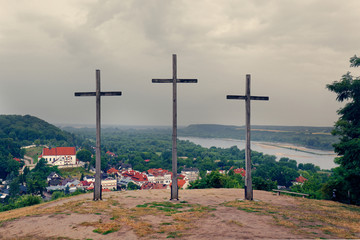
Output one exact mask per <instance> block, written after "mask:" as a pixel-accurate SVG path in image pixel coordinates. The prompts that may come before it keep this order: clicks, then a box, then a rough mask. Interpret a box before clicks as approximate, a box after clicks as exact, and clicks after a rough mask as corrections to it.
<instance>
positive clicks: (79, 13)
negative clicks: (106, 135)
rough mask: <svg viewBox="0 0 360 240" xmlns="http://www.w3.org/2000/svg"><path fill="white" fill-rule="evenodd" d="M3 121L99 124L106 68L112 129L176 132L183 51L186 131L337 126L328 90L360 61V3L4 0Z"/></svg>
mask: <svg viewBox="0 0 360 240" xmlns="http://www.w3.org/2000/svg"><path fill="white" fill-rule="evenodd" d="M0 3H1V8H0V82H1V88H0V89H1V90H0V113H1V114H21V115H25V114H30V115H34V116H37V117H39V118H41V119H44V120H46V121H48V122H50V123H56V124H57V123H72V124H83V123H86V124H94V123H95V98H94V97H81V98H80V97H74V92H78V91H94V90H95V70H96V69H100V70H101V88H102V91H122V93H123V95H122V96H120V97H103V98H102V123H103V124H118V125H171V123H172V120H171V119H172V88H171V84H153V83H151V79H152V78H171V77H172V63H171V61H172V54H177V62H178V78H197V79H198V83H197V84H178V125H188V124H197V123H217V124H231V125H244V124H245V103H244V101H236V100H226V95H227V94H239V95H243V94H244V93H245V75H246V74H251V77H252V82H251V93H252V95H256V96H269V97H270V101H268V102H266V101H252V105H251V111H252V118H251V121H252V124H257V125H306V126H332V125H333V124H334V122H335V121H336V120H337V118H338V116H337V114H336V110H337V109H339V108H340V107H341V106H342V105H343V104H339V103H337V102H336V101H335V98H336V95H335V94H334V93H331V92H329V91H328V90H327V89H326V84H329V83H332V82H333V81H337V80H339V79H340V78H341V76H342V75H343V74H345V73H346V72H347V71H351V72H352V74H353V75H354V76H358V75H360V72H359V69H353V68H349V58H350V57H352V56H354V55H355V54H358V55H359V54H360V50H359V47H360V31H359V23H360V14H359V11H360V1H359V0H346V1H338V0H301V1H299V0H252V1H245V0H221V1H214V0H196V1H194V0H177V1H175V0H162V1H160V0H141V1H140V0H126V1H119V0H98V1H95V0H61V1H60V0H58V1H55V0H53V1H50V0H37V1H36V0H17V1H8V0H0Z"/></svg>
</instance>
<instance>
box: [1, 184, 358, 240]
mask: <svg viewBox="0 0 360 240" xmlns="http://www.w3.org/2000/svg"><path fill="white" fill-rule="evenodd" d="M243 196H244V191H243V189H197V190H181V191H180V192H179V197H180V201H169V197H170V191H169V190H145V191H123V192H110V193H104V195H103V201H92V195H91V194H84V195H79V196H76V197H73V198H66V199H61V200H58V201H55V202H49V203H44V204H41V205H37V206H32V207H29V208H23V209H17V210H12V211H9V212H3V213H0V221H2V222H0V239H119V238H122V239H165V238H178V239H263V238H267V239H269V238H270V239H289V238H296V239H300V238H301V239H303V238H307V239H308V238H341V237H342V238H359V237H360V230H359V229H358V227H357V224H356V223H357V222H358V221H359V220H360V208H358V207H353V208H352V209H347V208H345V207H344V206H343V205H341V204H338V203H333V202H327V201H316V200H309V199H301V198H295V197H289V196H275V195H273V194H272V193H270V192H264V191H254V198H255V201H251V202H250V201H242V200H241V198H243ZM239 199H240V200H239ZM315 210H316V211H315ZM350 210H351V211H350ZM349 211H350V212H349ZM312 213H314V214H312ZM328 214H333V215H328ZM334 214H335V215H334ZM313 215H314V216H313ZM347 215H349V216H351V218H350V217H349V219H348V220H347V221H348V222H342V221H337V222H339V226H337V225H336V222H335V221H330V220H329V219H331V218H333V219H335V218H341V219H345V217H343V216H347ZM346 224H347V225H348V226H347V225H346ZM345 231H348V232H349V233H344V232H345ZM346 234H348V235H346Z"/></svg>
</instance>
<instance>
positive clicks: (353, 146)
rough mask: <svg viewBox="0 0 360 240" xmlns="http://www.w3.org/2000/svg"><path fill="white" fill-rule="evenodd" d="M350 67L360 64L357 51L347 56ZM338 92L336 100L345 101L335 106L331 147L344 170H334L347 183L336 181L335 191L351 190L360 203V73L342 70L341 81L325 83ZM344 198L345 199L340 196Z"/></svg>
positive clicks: (354, 198) (344, 194)
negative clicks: (336, 140) (352, 73)
mask: <svg viewBox="0 0 360 240" xmlns="http://www.w3.org/2000/svg"><path fill="white" fill-rule="evenodd" d="M350 63H351V64H350V67H358V66H360V58H358V57H357V56H356V55H355V56H354V57H352V58H350ZM326 87H327V88H328V89H329V90H330V91H331V92H334V93H336V94H337V97H336V100H337V101H339V102H344V101H346V104H345V106H344V107H343V108H340V109H339V110H338V115H339V116H340V117H339V119H338V121H337V122H336V123H335V126H334V130H333V131H332V134H333V135H337V136H340V141H339V142H338V143H336V144H334V151H335V152H336V153H337V154H338V155H339V157H338V158H336V159H335V162H336V163H338V164H340V168H343V169H344V170H345V171H337V172H338V173H342V176H337V177H338V180H339V179H341V178H342V179H343V180H344V181H345V183H346V184H340V185H339V184H338V187H339V186H340V189H337V192H338V193H340V194H339V195H341V196H346V195H347V194H346V192H348V191H350V193H351V196H352V199H353V200H354V201H355V203H356V204H360V185H359V182H360V77H355V78H354V77H353V76H352V75H351V74H350V72H347V73H346V74H344V75H343V76H342V78H341V80H340V81H335V82H333V83H332V84H328V85H327V86H326ZM334 182H335V181H334ZM342 200H344V199H342Z"/></svg>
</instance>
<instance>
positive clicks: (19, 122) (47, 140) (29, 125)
mask: <svg viewBox="0 0 360 240" xmlns="http://www.w3.org/2000/svg"><path fill="white" fill-rule="evenodd" d="M0 139H12V140H13V141H14V142H16V143H18V144H20V145H21V146H26V145H31V144H33V143H34V142H35V141H36V143H38V144H46V145H49V146H73V145H74V144H75V137H74V135H72V134H70V133H68V132H65V131H63V130H61V129H59V128H58V127H56V126H54V125H52V124H50V123H48V122H46V121H44V120H41V119H39V118H37V117H33V116H30V115H25V116H20V115H0Z"/></svg>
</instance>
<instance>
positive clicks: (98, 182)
mask: <svg viewBox="0 0 360 240" xmlns="http://www.w3.org/2000/svg"><path fill="white" fill-rule="evenodd" d="M89 96H91V97H94V96H95V97H96V163H95V165H96V167H95V168H96V173H95V186H94V201H96V200H102V197H101V193H102V191H101V190H102V187H101V149H100V145H101V144H100V138H101V135H100V128H101V121H100V117H101V114H100V107H101V104H100V98H101V97H102V96H121V92H101V91H100V70H96V92H76V93H75V97H89Z"/></svg>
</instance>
